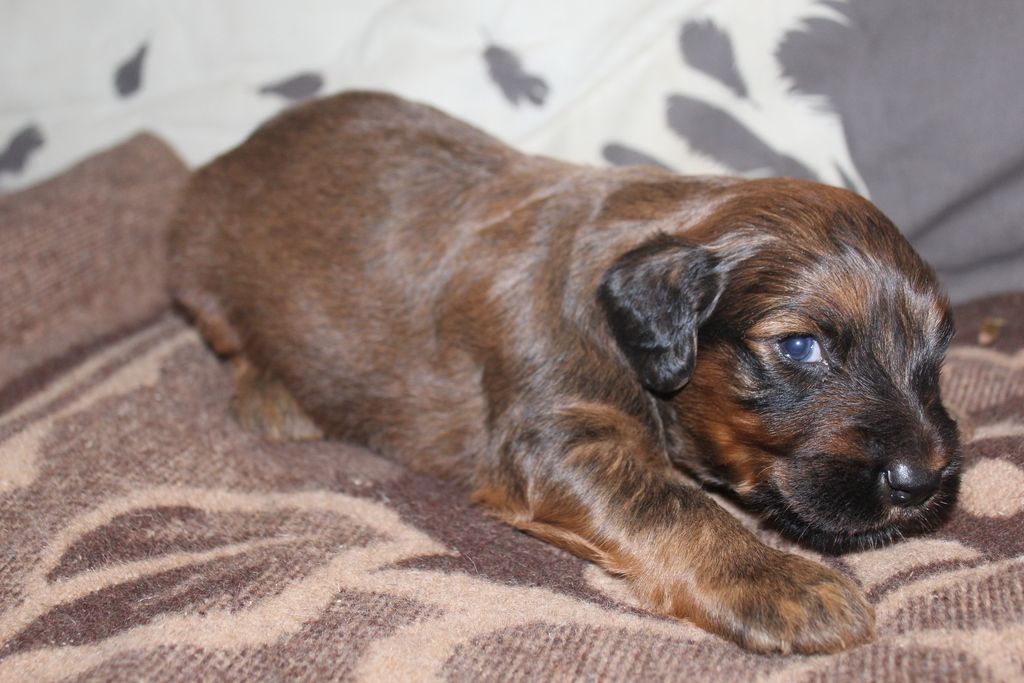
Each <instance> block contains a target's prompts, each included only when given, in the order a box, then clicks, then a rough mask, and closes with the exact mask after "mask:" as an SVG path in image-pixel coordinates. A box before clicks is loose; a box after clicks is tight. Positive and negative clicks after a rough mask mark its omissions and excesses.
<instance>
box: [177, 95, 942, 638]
mask: <svg viewBox="0 0 1024 683" xmlns="http://www.w3.org/2000/svg"><path fill="white" fill-rule="evenodd" d="M171 260H172V266H171V267H172V288H173V291H174V294H175V296H176V297H177V299H178V301H180V302H181V304H182V305H183V306H184V308H185V309H187V311H188V312H190V314H191V315H192V317H194V319H195V321H196V323H197V324H198V326H199V327H200V329H201V330H202V332H203V334H204V336H205V337H206V339H207V340H208V341H209V343H210V344H211V346H212V347H213V348H214V349H215V350H216V351H217V352H218V353H220V354H222V355H224V356H227V357H230V358H231V359H232V361H233V363H234V367H235V369H236V372H237V379H238V382H237V391H236V397H235V406H234V407H235V410H236V412H237V414H238V416H239V418H240V419H241V421H242V422H243V423H245V424H247V425H249V426H251V427H253V428H255V429H258V430H260V431H262V432H263V433H265V434H266V435H268V436H270V437H272V438H311V437H318V436H320V435H325V436H327V437H331V438H340V439H347V440H349V441H352V442H355V443H359V444H362V445H364V446H367V447H369V448H371V449H374V450H375V451H377V452H379V453H381V454H383V455H386V456H388V457H391V458H394V459H395V460H399V461H401V462H403V463H406V464H408V465H410V466H412V467H414V468H416V469H418V470H421V471H427V472H432V473H436V474H441V475H445V476H450V477H456V478H459V479H461V480H463V481H464V482H466V483H467V484H468V485H469V486H470V487H471V489H472V491H473V498H474V500H476V501H478V502H479V503H481V504H483V505H485V506H487V507H489V508H490V509H492V510H493V511H494V512H496V513H497V514H498V515H500V516H501V517H502V518H503V519H505V520H507V521H508V522H509V523H510V524H513V525H515V526H516V527H518V528H520V529H522V530H524V531H526V532H528V533H531V534H533V535H535V536H538V537H540V538H542V539H545V540H547V541H550V542H551V543H554V544H556V545H559V546H561V547H563V548H567V549H568V550H570V551H571V552H573V553H576V554H577V555H580V556H581V557H584V558H587V559H590V560H593V561H594V562H596V563H598V564H599V565H600V566H602V567H603V568H605V569H606V570H608V571H609V572H612V573H614V574H617V575H621V576H623V577H626V578H627V579H628V580H629V581H630V582H631V584H632V587H633V589H634V590H635V591H636V593H637V594H638V595H639V597H640V598H641V599H642V600H643V602H644V603H645V604H646V605H648V606H649V607H650V608H652V609H654V610H658V611H660V612H663V613H666V614H670V615H674V616H676V617H680V618H686V619H691V620H692V621H694V622H696V623H697V624H699V625H700V626H702V627H703V628H705V629H708V630H710V631H713V632H715V633H718V634H721V635H723V636H725V637H727V638H730V639H732V640H733V641H735V642H736V643H739V644H740V645H742V646H743V647H746V648H749V649H751V650H755V651H759V652H802V653H818V652H832V651H836V650H841V649H843V648H848V647H850V646H853V645H855V644H857V643H861V642H864V641H866V640H869V639H870V638H871V637H872V633H873V615H872V610H871V608H870V606H869V605H868V603H867V602H866V601H865V599H864V597H863V596H862V594H861V593H860V591H859V590H858V589H857V587H856V586H855V585H854V584H853V583H852V582H851V581H850V580H849V579H847V578H845V577H844V576H842V575H840V574H838V573H836V572H835V571H832V570H831V569H828V568H825V567H823V566H821V565H819V564H817V563H814V562H811V561H809V560H806V559H802V558H800V557H798V556H796V555H793V554H788V553H784V552H780V551H778V550H774V549H771V548H769V547H767V546H765V545H764V544H762V543H761V542H760V541H758V540H757V539H756V538H755V536H754V535H753V534H751V533H750V532H748V531H747V530H745V529H744V528H743V527H742V526H741V525H740V524H739V522H737V521H736V519H735V518H733V517H732V516H730V515H729V513H727V512H726V511H725V510H724V509H723V508H722V507H720V506H719V505H718V504H716V503H715V502H714V501H713V500H712V499H711V498H709V497H708V496H706V495H705V494H704V493H702V492H701V491H700V490H699V489H698V488H696V487H694V486H693V485H691V484H690V483H688V482H689V481H690V479H689V478H688V477H686V476H684V473H688V474H690V475H693V476H696V477H697V478H698V479H699V480H700V481H702V482H704V483H705V484H707V485H711V486H717V487H719V488H724V489H728V490H729V491H732V492H733V493H734V495H735V496H737V497H738V498H739V499H740V500H741V501H743V502H745V503H746V504H747V505H749V506H750V507H751V508H754V509H756V510H759V511H760V512H761V513H762V514H763V515H764V516H765V518H766V519H768V520H770V521H771V522H773V523H774V524H775V525H776V526H777V527H778V528H779V529H781V531H783V532H785V533H786V534H788V535H790V536H792V537H794V538H796V539H800V540H801V541H803V542H805V543H808V544H810V545H811V546H813V547H815V548H818V549H821V550H825V551H842V550H846V549H851V548H863V547H874V546H875V545H876V544H878V543H882V542H886V541H889V540H891V539H893V538H895V537H899V536H902V535H903V534H905V533H910V532H917V531H921V530H924V529H927V528H928V527H930V526H931V525H932V524H933V523H934V521H935V520H936V519H938V518H939V517H940V516H941V513H943V512H944V510H945V509H946V508H948V507H949V506H950V505H951V503H952V502H953V499H954V497H955V493H956V487H957V459H958V455H957V454H958V437H957V428H956V425H955V423H954V422H953V421H952V420H951V419H950V417H949V415H948V414H947V412H946V410H945V409H944V408H943V406H942V403H941V401H940V398H939V384H938V377H939V368H940V366H941V364H942V359H943V353H944V351H945V349H946V346H947V345H948V343H949V341H950V338H951V336H952V334H953V325H952V321H951V317H950V306H949V303H948V302H947V300H946V298H945V296H944V295H943V293H942V292H941V290H940V288H939V286H938V284H937V282H936V278H935V276H934V274H933V272H932V271H931V270H930V269H929V268H928V267H927V266H926V265H925V264H924V263H923V262H922V260H921V259H920V257H918V255H917V254H915V253H914V251H913V250H912V249H911V247H910V246H909V245H908V243H907V242H906V241H905V240H904V239H903V238H902V237H901V236H900V234H899V233H898V232H897V230H896V229H895V228H894V227H893V225H892V224H891V223H890V222H889V221H888V220H887V219H886V218H885V217H884V216H883V215H882V214H881V213H880V212H879V211H878V210H877V209H875V208H874V207H873V206H872V205H871V204H870V203H868V202H867V201H865V200H864V199H862V198H860V197H858V196H856V195H854V194H852V193H850V192H846V191H844V190H840V189H836V188H832V187H826V186H823V185H819V184H815V183H811V182H804V181H799V180H791V179H770V180H741V179H736V178H710V177H679V176H675V175H672V174H669V173H667V172H664V171H661V170H656V169H651V168H624V169H595V168H586V167H581V166H573V165H570V164H566V163H561V162H557V161H554V160H550V159H545V158H541V157H532V156H525V155H523V154H520V153H517V152H515V151H513V150H512V149H510V148H508V147H506V146H504V145H502V144H501V143H499V142H497V141H496V140H494V139H492V138H490V137H488V136H486V135H484V134H483V133H481V132H480V131H478V130H476V129H474V128H471V127H469V126H468V125H466V124H463V123H460V122H459V121H456V120H453V119H451V118H449V117H447V116H445V115H444V114H442V113H440V112H438V111H436V110H434V109H432V108H429V107H426V106H421V105H418V104H412V103H409V102H405V101H403V100H400V99H397V98H395V97H391V96H387V95H383V94H373V93H349V94H343V95H339V96H335V97H331V98H329V99H325V100H322V101H319V102H315V103H312V104H309V105H306V106H302V107H299V108H296V109H293V110H291V111H288V112H287V113H285V114H284V115H282V116H281V117H279V118H278V119H276V120H274V121H272V122H271V123H269V124H268V125H266V126H264V127H263V128H261V129H260V130H258V131H257V132H256V133H255V134H254V135H253V136H252V137H251V138H250V139H249V140H248V141H247V142H245V143H244V144H243V145H242V146H240V147H239V148H238V149H236V150H234V151H232V152H230V153H228V154H226V155H225V156H223V157H221V158H220V159H217V160H216V161H214V162H212V163H211V164H210V165H208V166H207V167H205V168H203V169H201V170H199V171H198V172H197V173H196V174H195V176H194V178H193V180H192V182H191V185H190V187H189V188H188V190H187V192H186V195H185V197H184V201H183V204H182V207H181V209H180V212H179V213H178V215H177V217H176V218H175V219H174V220H173V223H172V229H171Z"/></svg>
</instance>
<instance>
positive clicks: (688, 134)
mask: <svg viewBox="0 0 1024 683" xmlns="http://www.w3.org/2000/svg"><path fill="white" fill-rule="evenodd" d="M668 125H669V128H671V129H672V130H673V131H674V132H675V133H676V134H678V135H679V136H680V137H682V138H683V139H685V140H686V141H687V143H689V145H690V147H692V148H693V149H694V150H696V151H698V152H700V153H702V154H706V155H708V156H710V157H712V158H713V159H716V160H718V161H720V162H722V163H723V164H725V165H726V166H729V167H730V168H732V169H733V170H735V171H740V172H748V171H757V170H770V171H771V172H772V174H773V175H780V176H790V177H793V178H807V179H812V180H813V179H815V178H816V176H815V174H814V173H813V172H812V171H811V169H809V168H807V166H805V165H804V164H802V163H800V162H799V161H797V160H796V159H794V158H793V157H791V156H788V155H786V154H782V153H780V152H777V151H776V150H774V149H772V148H771V147H769V146H768V144H767V143H766V142H764V141H763V140H762V139H761V138H759V137H757V135H755V134H754V133H753V132H751V130H750V129H749V128H747V127H746V126H744V125H743V124H742V123H740V122H739V121H738V120H736V118H735V117H734V116H733V115H732V114H730V113H729V112H727V111H725V110H723V109H719V108H718V107H716V106H714V105H712V104H708V103H707V102H701V101H700V100H695V99H693V98H691V97H686V96H685V95H673V96H672V97H669V98H668Z"/></svg>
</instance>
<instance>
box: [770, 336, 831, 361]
mask: <svg viewBox="0 0 1024 683" xmlns="http://www.w3.org/2000/svg"><path fill="white" fill-rule="evenodd" d="M779 350H780V351H782V355H784V356H785V357H786V358H789V359H790V360H795V361H798V362H800V363H820V362H821V344H819V343H818V340H817V339H815V338H814V337H811V336H807V335H798V336H796V337H786V338H785V339H783V340H782V341H780V342H779Z"/></svg>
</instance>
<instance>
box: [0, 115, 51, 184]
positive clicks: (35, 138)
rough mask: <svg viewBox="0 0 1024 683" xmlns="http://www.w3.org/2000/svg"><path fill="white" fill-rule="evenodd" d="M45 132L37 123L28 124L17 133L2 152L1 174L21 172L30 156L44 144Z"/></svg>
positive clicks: (0, 156) (0, 154) (0, 161)
mask: <svg viewBox="0 0 1024 683" xmlns="http://www.w3.org/2000/svg"><path fill="white" fill-rule="evenodd" d="M43 142H44V139H43V134H42V132H41V131H40V130H39V128H38V127H37V126H35V125H28V126H25V127H24V128H22V129H21V130H19V131H18V132H17V133H15V134H14V135H13V136H12V137H11V139H10V141H9V142H8V143H7V147H6V148H4V151H3V152H0V174H2V173H21V171H22V169H24V168H25V164H26V163H27V162H28V158H29V156H31V155H32V153H33V152H35V151H36V150H37V149H38V148H40V147H42V146H43Z"/></svg>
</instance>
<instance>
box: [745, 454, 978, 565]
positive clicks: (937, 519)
mask: <svg viewBox="0 0 1024 683" xmlns="http://www.w3.org/2000/svg"><path fill="white" fill-rule="evenodd" d="M959 485H960V478H959V474H958V472H957V471H955V470H953V469H951V470H950V471H949V473H948V474H947V475H945V476H943V478H942V482H941V484H940V486H939V489H938V490H937V491H936V492H935V494H933V495H932V497H931V498H930V499H929V500H928V501H927V503H925V504H923V505H921V506H919V507H916V508H890V509H889V510H888V511H887V512H886V513H883V514H882V515H880V517H881V518H882V519H881V520H880V521H878V522H876V523H874V524H868V525H863V526H858V525H855V524H849V527H850V528H849V529H843V530H836V529H835V528H826V527H825V526H823V525H822V524H821V523H816V522H813V521H810V520H808V519H807V518H806V517H805V516H803V515H801V513H800V511H799V509H798V508H797V506H795V505H794V504H793V502H792V501H791V500H789V499H787V497H786V496H785V495H784V494H783V493H782V492H781V491H780V490H779V489H778V488H777V487H775V486H774V485H772V484H771V483H767V482H766V483H762V484H759V485H758V486H756V487H755V488H754V489H753V490H751V491H750V492H749V493H748V494H747V495H745V496H743V497H742V498H743V502H744V503H745V504H746V505H747V507H748V508H750V509H751V510H753V511H755V512H758V513H759V514H760V515H761V517H762V519H763V521H764V523H765V526H767V527H768V528H771V529H774V530H775V531H778V532H779V533H781V534H782V535H783V536H785V537H786V538H788V539H790V540H792V541H795V542H796V543H798V544H800V545H804V546H807V547H809V548H812V549H814V550H816V551H818V552H820V553H823V554H827V555H841V554H844V553H848V552H855V551H858V550H872V549H875V548H880V547H883V546H886V545H889V544H890V543H893V542H896V541H899V540H903V539H905V538H908V537H912V536H916V535H918V534H921V533H926V532H929V531H932V530H934V529H935V528H936V527H938V526H940V525H941V524H942V523H943V522H944V521H945V520H946V518H947V517H948V516H949V513H950V511H951V510H952V508H953V503H954V502H955V501H956V496H957V491H958V489H959ZM832 524H835V522H834V521H833V522H832ZM830 526H831V525H830Z"/></svg>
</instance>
